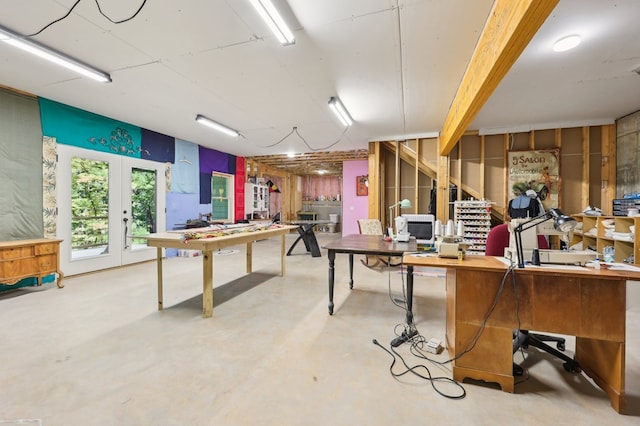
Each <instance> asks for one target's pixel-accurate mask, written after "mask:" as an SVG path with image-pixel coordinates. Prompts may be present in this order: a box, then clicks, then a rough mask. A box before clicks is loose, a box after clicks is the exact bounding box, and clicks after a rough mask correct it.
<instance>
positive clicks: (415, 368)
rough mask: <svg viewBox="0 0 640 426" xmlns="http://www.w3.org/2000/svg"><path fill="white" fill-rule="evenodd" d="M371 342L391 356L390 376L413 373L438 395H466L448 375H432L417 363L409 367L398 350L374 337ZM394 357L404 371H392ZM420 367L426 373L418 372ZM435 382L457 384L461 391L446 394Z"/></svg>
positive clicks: (453, 397) (450, 396) (459, 396)
mask: <svg viewBox="0 0 640 426" xmlns="http://www.w3.org/2000/svg"><path fill="white" fill-rule="evenodd" d="M373 344H374V345H376V346H378V347H380V348H382V350H384V351H385V352H386V353H388V354H389V355H390V356H391V358H393V361H391V365H390V366H389V372H390V373H391V376H392V377H393V378H395V379H397V378H399V377H402V376H404V375H405V374H409V373H411V374H413V375H415V376H417V377H419V378H421V379H424V380H427V381H428V382H429V383H430V384H431V387H432V388H433V390H435V391H436V392H437V393H438V394H439V395H441V396H444V397H445V398H449V399H462V398H464V397H465V396H466V395H467V392H466V390H465V389H464V387H463V386H462V385H461V384H460V383H458V382H457V381H455V380H453V379H451V378H449V377H443V376H439V377H434V376H432V375H431V371H429V368H427V366H426V365H423V364H418V365H415V366H413V367H410V366H409V365H408V364H407V363H406V361H405V360H404V358H403V357H402V355H400V354H399V353H398V352H396V351H395V350H394V349H393V347H392V348H391V350H389V349H387V348H385V347H384V346H382V345H381V344H380V343H379V342H378V341H377V340H376V339H373ZM396 357H398V358H399V359H400V361H401V362H402V364H403V365H404V367H405V370H404V371H401V372H398V373H396V372H395V371H393V367H394V366H395V364H396V361H397V359H396ZM420 369H424V370H425V371H426V375H423V374H420V373H419V372H418V370H420ZM437 382H443V383H452V384H454V385H455V386H457V387H458V388H460V391H461V393H460V394H459V395H448V394H446V393H444V392H442V391H441V390H440V389H438V387H437V385H436V384H437Z"/></svg>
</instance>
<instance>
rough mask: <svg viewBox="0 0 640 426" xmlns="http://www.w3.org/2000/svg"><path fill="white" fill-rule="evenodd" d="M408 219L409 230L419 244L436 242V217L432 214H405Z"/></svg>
mask: <svg viewBox="0 0 640 426" xmlns="http://www.w3.org/2000/svg"><path fill="white" fill-rule="evenodd" d="M402 217H404V218H406V219H407V230H408V231H409V234H411V236H412V237H415V238H416V242H417V243H418V244H433V243H434V242H435V235H434V224H435V216H434V215H432V214H403V215H402Z"/></svg>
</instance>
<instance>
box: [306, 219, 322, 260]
mask: <svg viewBox="0 0 640 426" xmlns="http://www.w3.org/2000/svg"><path fill="white" fill-rule="evenodd" d="M314 227H315V225H311V226H310V227H309V228H307V229H306V230H305V231H304V233H305V238H304V241H305V245H306V246H307V251H308V252H311V257H321V256H322V254H321V253H320V247H319V246H318V240H317V239H316V234H315V232H313V228H314Z"/></svg>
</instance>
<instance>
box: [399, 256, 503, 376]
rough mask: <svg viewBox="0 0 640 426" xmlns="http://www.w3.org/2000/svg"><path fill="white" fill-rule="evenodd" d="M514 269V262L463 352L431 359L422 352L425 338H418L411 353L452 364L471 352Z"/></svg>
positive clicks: (412, 346)
mask: <svg viewBox="0 0 640 426" xmlns="http://www.w3.org/2000/svg"><path fill="white" fill-rule="evenodd" d="M514 269H515V265H514V264H512V265H511V266H509V268H508V269H507V270H506V272H505V273H504V275H503V276H502V281H500V286H499V287H498V290H497V291H496V295H495V296H494V298H493V302H492V304H491V307H490V308H489V310H488V311H487V313H486V314H485V316H484V318H483V319H482V322H481V323H480V327H479V328H478V331H476V334H475V335H474V336H473V338H472V339H471V341H470V342H469V343H468V344H467V346H466V347H465V349H464V350H463V351H462V352H460V353H459V354H458V355H456V356H454V357H453V358H449V359H447V360H446V361H436V360H433V359H430V358H429V357H428V356H427V355H425V354H424V352H422V350H421V346H422V344H423V343H424V342H425V340H424V339H423V340H420V339H417V340H416V341H415V342H414V343H413V344H412V345H411V353H412V354H413V355H415V356H417V357H419V358H424V359H426V360H428V361H430V362H432V363H434V364H439V365H445V364H450V363H451V362H453V361H456V360H458V359H460V358H462V357H463V356H464V355H466V354H468V353H469V352H471V351H472V350H473V348H474V347H475V346H476V344H477V343H478V340H480V336H481V335H482V333H483V332H484V329H485V327H486V325H487V321H488V320H489V317H490V316H491V314H492V313H493V311H494V310H495V308H496V306H497V305H498V301H499V300H500V296H501V295H502V292H503V291H504V286H505V283H506V281H507V277H508V276H509V274H511V273H513V274H515V272H514Z"/></svg>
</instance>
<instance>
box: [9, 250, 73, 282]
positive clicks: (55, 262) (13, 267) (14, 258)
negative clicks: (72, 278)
mask: <svg viewBox="0 0 640 426" xmlns="http://www.w3.org/2000/svg"><path fill="white" fill-rule="evenodd" d="M61 242H62V240H59V239H54V238H36V239H32V240H16V241H2V242H0V284H6V285H12V284H16V283H18V282H19V281H20V280H22V279H24V278H30V277H36V278H37V279H38V285H41V284H42V278H43V277H45V276H47V275H50V274H54V273H57V274H58V278H57V280H56V285H57V286H58V287H59V288H62V287H64V286H63V285H62V278H63V277H64V274H63V273H62V271H61V270H60V243H61Z"/></svg>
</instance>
